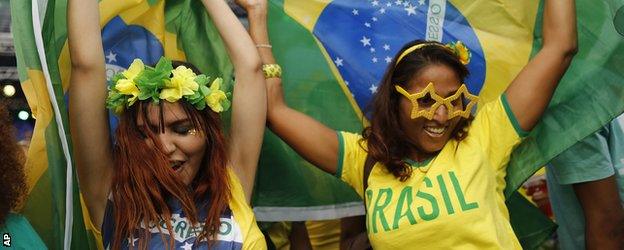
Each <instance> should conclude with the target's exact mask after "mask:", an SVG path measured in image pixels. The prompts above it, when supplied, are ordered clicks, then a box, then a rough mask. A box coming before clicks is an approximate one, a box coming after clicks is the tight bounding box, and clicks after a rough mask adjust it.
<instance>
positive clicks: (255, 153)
mask: <svg viewBox="0 0 624 250" xmlns="http://www.w3.org/2000/svg"><path fill="white" fill-rule="evenodd" d="M202 3H203V5H204V7H205V8H206V10H207V12H208V14H209V15H210V17H211V18H212V21H213V23H214V25H215V27H216V28H217V30H218V31H219V33H220V35H221V37H222V39H223V41H224V44H225V47H226V49H227V52H228V55H229V57H230V60H231V61H232V64H233V66H234V69H235V77H236V83H235V84H234V88H233V97H232V102H231V107H232V115H231V128H230V130H229V133H228V136H227V137H226V135H225V134H224V131H223V128H222V127H221V126H222V121H221V118H220V112H223V111H225V110H227V109H228V107H229V106H230V101H229V95H228V94H227V93H225V91H224V90H222V87H221V85H222V84H221V83H222V81H221V79H220V78H217V77H214V76H205V75H203V74H201V73H200V72H199V71H198V70H197V69H196V68H195V67H194V66H193V65H191V64H189V63H182V62H173V63H172V62H171V61H169V60H168V59H166V58H162V59H161V60H160V61H159V62H158V63H157V64H156V65H155V66H153V67H151V66H147V65H144V64H143V62H142V61H141V60H139V59H136V60H134V62H133V63H132V64H131V65H130V67H129V68H128V70H126V71H124V72H123V73H121V74H118V75H116V76H114V77H113V79H112V80H111V87H110V90H109V91H108V94H107V93H106V89H105V87H104V86H106V74H105V65H104V54H103V48H102V40H101V35H100V25H99V21H100V18H99V13H98V1H96V0H70V1H69V3H68V22H67V23H68V33H69V37H68V41H69V49H70V56H71V62H72V69H71V80H70V84H71V87H70V90H69V108H70V110H69V118H70V122H71V134H72V141H73V149H74V156H75V162H76V166H77V172H78V177H79V178H78V179H79V184H80V189H81V192H82V194H83V196H84V199H85V203H86V206H87V208H88V212H89V215H90V219H91V222H92V223H93V226H94V227H95V228H96V230H97V229H100V228H101V235H102V238H103V241H104V247H105V248H111V249H122V248H123V249H127V248H140V249H147V248H149V249H163V248H167V249H174V248H175V249H180V248H183V249H191V248H192V249H208V248H216V249H266V244H265V241H264V237H263V235H262V234H261V232H260V230H259V229H258V227H257V225H256V222H255V219H254V216H253V212H252V211H251V208H250V205H249V202H250V197H251V192H252V188H253V185H254V179H255V173H256V168H257V162H258V157H259V154H260V146H261V142H262V137H263V133H264V128H265V121H266V86H265V80H264V77H263V74H262V71H261V61H260V58H259V55H258V53H257V51H256V49H255V47H254V45H253V43H252V40H251V38H250V37H249V35H248V34H247V32H246V31H245V29H244V27H243V26H242V25H241V23H240V22H239V21H238V19H237V17H236V16H235V15H234V14H233V13H232V11H231V9H230V8H229V6H228V5H227V3H226V2H225V1H223V0H204V1H202ZM202 3H200V2H199V1H196V2H195V1H191V2H190V4H192V5H196V6H197V7H201V4H202ZM105 101H106V106H107V107H108V108H109V109H111V110H112V111H114V112H115V113H117V114H118V115H119V118H120V119H119V120H120V122H119V125H118V127H117V130H116V136H115V141H114V142H113V141H112V140H111V136H110V134H109V125H108V115H107V111H106V108H105V107H104V105H103V104H104V103H105ZM97 233H98V234H100V232H97Z"/></svg>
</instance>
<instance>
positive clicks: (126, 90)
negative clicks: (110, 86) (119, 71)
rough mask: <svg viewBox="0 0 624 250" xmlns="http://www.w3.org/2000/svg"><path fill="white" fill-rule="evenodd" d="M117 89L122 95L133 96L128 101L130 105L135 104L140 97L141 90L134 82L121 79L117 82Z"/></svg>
mask: <svg viewBox="0 0 624 250" xmlns="http://www.w3.org/2000/svg"><path fill="white" fill-rule="evenodd" d="M115 89H117V91H119V93H121V94H124V95H131V96H132V97H130V99H128V105H132V104H134V102H135V101H136V99H137V98H138V97H139V88H138V87H137V86H136V84H135V83H134V82H133V81H132V80H128V79H121V80H119V81H117V84H116V85H115Z"/></svg>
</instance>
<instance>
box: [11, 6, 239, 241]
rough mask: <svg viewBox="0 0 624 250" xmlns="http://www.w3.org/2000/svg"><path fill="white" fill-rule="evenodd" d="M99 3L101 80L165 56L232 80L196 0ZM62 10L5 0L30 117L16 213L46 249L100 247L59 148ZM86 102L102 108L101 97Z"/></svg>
mask: <svg viewBox="0 0 624 250" xmlns="http://www.w3.org/2000/svg"><path fill="white" fill-rule="evenodd" d="M81 1H82V0H81ZM99 6H100V24H101V27H102V38H103V43H104V50H105V51H104V53H105V56H106V67H107V77H112V76H113V75H114V74H116V73H117V72H119V71H121V70H124V69H125V68H127V67H128V66H129V65H130V63H131V62H132V60H133V59H135V58H141V59H142V60H143V61H144V62H145V63H146V64H156V62H157V61H158V59H159V58H160V57H161V56H167V57H168V58H170V59H174V60H182V61H189V62H191V63H193V64H194V65H196V66H197V67H198V68H199V69H201V70H202V71H203V72H204V73H206V74H207V75H211V76H216V75H218V76H221V77H223V78H224V79H226V81H225V82H226V83H227V84H231V81H228V80H227V79H231V78H232V66H231V63H230V62H229V59H228V58H227V53H226V51H225V49H224V46H223V43H222V41H221V40H220V37H219V34H218V32H217V31H216V29H215V28H214V26H213V24H212V23H211V21H210V19H209V18H208V15H207V13H206V12H205V9H204V7H203V5H202V4H201V2H200V1H191V0H180V1H167V2H165V1H163V0H149V1H146V0H100V1H99ZM33 13H35V14H34V15H33ZM66 13H67V0H47V1H40V0H39V1H37V0H33V1H30V0H19V1H11V17H12V32H13V36H14V42H15V50H16V54H17V59H18V60H17V62H18V69H19V74H20V75H19V77H20V81H21V85H22V88H23V89H24V92H25V94H26V98H27V99H28V103H29V105H30V107H31V109H32V111H33V116H34V117H35V118H36V124H35V131H34V133H33V139H32V142H31V147H30V149H29V152H28V161H27V163H26V169H27V175H28V183H29V186H30V190H29V191H30V195H29V197H28V200H27V202H26V204H25V206H24V208H23V210H22V211H21V213H22V214H24V215H26V216H27V218H28V219H29V220H30V222H31V224H32V225H33V227H34V228H35V230H36V231H37V232H38V233H39V235H40V236H41V237H42V239H43V240H44V242H45V243H46V245H47V246H48V247H49V248H51V249H69V248H71V249H99V248H102V244H101V239H100V238H99V236H98V235H97V233H96V230H98V231H99V228H98V227H95V226H93V225H92V224H91V223H90V221H89V219H88V217H89V216H88V211H87V209H86V207H85V206H84V203H83V202H82V200H81V198H80V195H79V191H78V185H77V180H76V177H75V176H76V175H75V170H74V168H73V166H72V165H71V164H68V161H69V163H71V160H68V159H71V157H66V155H69V154H70V152H71V148H70V146H64V145H71V143H70V142H69V140H70V137H69V126H68V120H67V119H68V117H67V99H66V92H67V89H68V85H69V73H70V72H69V71H70V70H71V67H70V65H71V62H70V60H69V51H68V47H67V19H66V16H67V15H66ZM33 24H34V25H33ZM38 52H41V53H38ZM105 87H106V86H102V88H105ZM93 105H101V106H102V107H103V108H104V100H102V101H101V102H96V101H95V102H94V103H93ZM111 123H113V125H114V123H115V121H111ZM60 128H62V129H60ZM68 166H69V168H68ZM67 169H70V171H68V170H67ZM68 173H69V174H68ZM66 230H67V232H66Z"/></svg>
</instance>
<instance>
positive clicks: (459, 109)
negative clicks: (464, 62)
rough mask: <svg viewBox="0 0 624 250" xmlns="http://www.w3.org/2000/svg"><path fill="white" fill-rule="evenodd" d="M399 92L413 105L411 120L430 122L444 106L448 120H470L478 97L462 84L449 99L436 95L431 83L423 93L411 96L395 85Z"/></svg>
mask: <svg viewBox="0 0 624 250" xmlns="http://www.w3.org/2000/svg"><path fill="white" fill-rule="evenodd" d="M394 87H395V88H396V90H397V92H399V93H400V94H401V95H403V96H405V97H406V98H407V99H409V100H410V102H411V103H412V113H411V115H410V118H411V119H416V118H418V117H424V118H426V119H428V120H431V119H433V116H434V114H435V112H436V111H437V110H438V108H439V107H440V106H442V105H444V106H445V107H446V110H447V112H448V119H452V118H455V117H457V116H461V117H464V118H468V117H469V116H470V112H471V111H472V108H473V107H474V105H476V104H477V101H478V97H477V96H475V95H472V94H470V92H468V88H467V87H466V84H462V85H461V86H460V87H459V89H457V91H456V92H455V94H453V95H451V96H449V97H446V98H444V97H442V96H439V95H438V94H436V92H435V87H434V85H433V83H432V82H430V83H429V84H428V85H427V87H426V88H425V89H423V90H422V91H420V92H418V93H415V94H410V93H408V92H407V91H406V90H405V89H403V88H402V87H401V86H399V85H394Z"/></svg>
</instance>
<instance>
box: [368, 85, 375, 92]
mask: <svg viewBox="0 0 624 250" xmlns="http://www.w3.org/2000/svg"><path fill="white" fill-rule="evenodd" d="M368 89H369V90H370V92H371V93H372V94H375V93H377V86H375V84H371V86H370V88H368Z"/></svg>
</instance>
